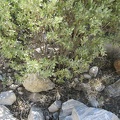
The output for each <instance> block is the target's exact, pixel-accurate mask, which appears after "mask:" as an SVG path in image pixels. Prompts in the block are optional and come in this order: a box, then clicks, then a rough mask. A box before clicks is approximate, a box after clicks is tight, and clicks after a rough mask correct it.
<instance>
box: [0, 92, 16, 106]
mask: <svg viewBox="0 0 120 120" xmlns="http://www.w3.org/2000/svg"><path fill="white" fill-rule="evenodd" d="M15 101H16V95H15V93H14V92H13V91H12V90H10V91H6V92H1V94H0V104H1V105H12V104H13V103H14V102H15Z"/></svg>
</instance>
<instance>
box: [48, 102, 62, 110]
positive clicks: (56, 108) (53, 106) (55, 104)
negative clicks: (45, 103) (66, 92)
mask: <svg viewBox="0 0 120 120" xmlns="http://www.w3.org/2000/svg"><path fill="white" fill-rule="evenodd" d="M61 104H62V102H61V101H60V100H56V101H55V102H54V103H53V104H52V105H50V107H49V108H48V110H49V112H57V111H58V110H59V109H60V107H61Z"/></svg>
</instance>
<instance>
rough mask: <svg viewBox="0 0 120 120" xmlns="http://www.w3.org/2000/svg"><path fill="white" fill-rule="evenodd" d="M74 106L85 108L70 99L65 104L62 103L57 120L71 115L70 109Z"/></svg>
mask: <svg viewBox="0 0 120 120" xmlns="http://www.w3.org/2000/svg"><path fill="white" fill-rule="evenodd" d="M76 106H79V107H81V108H84V107H87V106H86V105H85V104H83V103H81V102H79V101H76V100H73V99H70V100H68V101H67V102H64V103H63V104H62V108H61V111H60V115H59V120H63V119H64V118H65V117H66V116H68V115H71V114H72V109H73V108H74V107H76Z"/></svg>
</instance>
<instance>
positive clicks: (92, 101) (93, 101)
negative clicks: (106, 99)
mask: <svg viewBox="0 0 120 120" xmlns="http://www.w3.org/2000/svg"><path fill="white" fill-rule="evenodd" d="M88 101H89V103H90V104H91V106H92V107H96V108H97V107H99V106H100V104H99V102H98V101H97V100H96V98H94V97H90V98H89V99H88Z"/></svg>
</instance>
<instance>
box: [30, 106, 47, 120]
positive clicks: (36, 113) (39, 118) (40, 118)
mask: <svg viewBox="0 0 120 120" xmlns="http://www.w3.org/2000/svg"><path fill="white" fill-rule="evenodd" d="M28 120H45V118H44V115H43V112H42V110H41V108H39V107H35V106H33V107H31V109H30V113H29V115H28Z"/></svg>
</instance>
